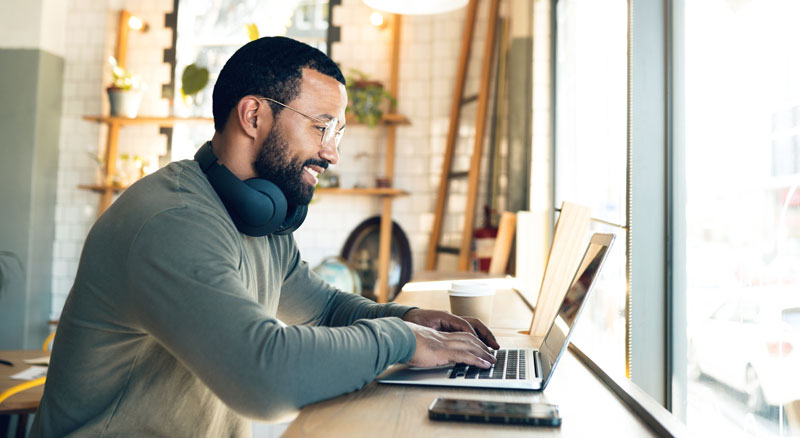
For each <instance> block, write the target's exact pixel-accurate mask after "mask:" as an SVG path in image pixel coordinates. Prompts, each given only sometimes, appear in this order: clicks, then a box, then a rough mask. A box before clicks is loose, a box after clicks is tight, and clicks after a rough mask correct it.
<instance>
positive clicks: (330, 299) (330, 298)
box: [278, 238, 415, 327]
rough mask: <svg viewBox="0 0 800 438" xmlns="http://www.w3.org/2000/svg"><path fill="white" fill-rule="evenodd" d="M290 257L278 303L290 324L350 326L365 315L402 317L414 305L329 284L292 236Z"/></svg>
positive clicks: (283, 319) (367, 316) (280, 315)
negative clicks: (384, 301)
mask: <svg viewBox="0 0 800 438" xmlns="http://www.w3.org/2000/svg"><path fill="white" fill-rule="evenodd" d="M287 258H288V259H289V260H290V266H289V271H288V272H289V274H288V275H287V276H286V279H285V280H284V282H283V287H282V289H281V300H280V304H279V306H278V318H280V319H281V321H284V322H286V323H287V324H295V325H300V324H302V325H322V326H331V327H335V326H347V325H351V324H353V323H354V322H356V321H357V320H359V319H364V318H366V319H374V318H385V317H390V316H395V317H399V318H402V317H403V315H405V314H406V312H408V311H409V310H411V309H414V308H415V307H409V306H403V305H400V304H395V303H387V304H377V303H375V302H374V301H372V300H369V299H367V298H364V297H361V296H358V295H355V294H352V293H347V292H342V291H340V290H338V289H336V288H335V287H333V286H331V285H329V284H328V283H326V282H325V281H324V280H323V279H322V278H320V277H319V276H318V275H317V274H316V273H315V272H314V271H312V270H311V269H309V267H308V264H307V263H306V262H305V261H303V260H301V259H300V252H299V251H298V250H297V246H296V244H295V242H294V239H293V238H292V244H291V245H290V249H289V254H288V255H287Z"/></svg>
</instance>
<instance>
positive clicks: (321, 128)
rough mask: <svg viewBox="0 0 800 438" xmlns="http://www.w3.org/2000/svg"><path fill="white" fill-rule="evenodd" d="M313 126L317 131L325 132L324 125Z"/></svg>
mask: <svg viewBox="0 0 800 438" xmlns="http://www.w3.org/2000/svg"><path fill="white" fill-rule="evenodd" d="M314 128H316V129H317V131H319V132H320V133H325V127H324V126H315V127H314Z"/></svg>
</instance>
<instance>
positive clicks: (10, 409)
mask: <svg viewBox="0 0 800 438" xmlns="http://www.w3.org/2000/svg"><path fill="white" fill-rule="evenodd" d="M44 356H49V353H45V352H44V351H42V350H0V359H3V360H7V361H9V362H11V363H12V364H14V365H13V366H8V365H5V364H0V392H3V391H5V390H6V389H8V388H11V387H12V386H16V385H19V384H20V383H25V380H15V379H11V378H9V376H11V375H14V374H17V373H18V372H20V371H23V370H25V369H27V368H30V367H31V365H30V364H27V363H25V362H24V360H25V359H36V358H40V357H44ZM43 392H44V385H39V386H35V387H33V388H28V389H26V390H25V391H22V392H18V393H16V394H14V395H12V396H11V397H9V398H8V399H6V400H5V401H4V402H2V403H0V415H13V414H32V413H34V412H36V409H38V408H39V401H41V399H42V393H43Z"/></svg>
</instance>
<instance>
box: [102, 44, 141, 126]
mask: <svg viewBox="0 0 800 438" xmlns="http://www.w3.org/2000/svg"><path fill="white" fill-rule="evenodd" d="M108 62H109V63H110V64H111V85H110V86H109V87H108V88H107V89H106V91H108V101H109V104H110V106H111V115H112V116H124V117H130V118H134V117H136V114H137V113H138V112H139V105H141V103H142V91H144V83H143V82H142V80H141V79H140V78H139V77H138V76H134V75H133V74H131V73H130V72H129V71H128V70H126V69H124V68H123V67H121V66H120V65H119V64H117V60H116V59H114V57H113V56H112V57H109V59H108Z"/></svg>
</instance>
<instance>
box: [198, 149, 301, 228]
mask: <svg viewBox="0 0 800 438" xmlns="http://www.w3.org/2000/svg"><path fill="white" fill-rule="evenodd" d="M194 158H195V160H197V162H198V163H199V164H200V168H201V169H202V170H203V172H205V174H206V178H208V182H209V183H210V184H211V187H213V188H214V191H215V192H217V195H218V196H219V197H220V199H221V200H222V203H223V204H224V205H225V209H227V210H228V214H229V215H230V216H231V219H232V220H233V223H234V225H236V228H237V229H238V230H239V231H241V232H242V233H244V234H247V235H248V236H253V237H260V236H266V235H267V234H270V233H273V232H275V230H278V229H280V228H282V225H283V224H284V221H285V220H286V211H287V210H288V203H287V202H286V196H284V195H283V192H282V191H281V189H279V188H278V186H276V185H275V184H274V183H272V182H270V181H267V180H265V179H261V178H251V179H248V180H245V181H242V180H240V179H239V178H238V177H236V175H234V174H233V173H231V171H230V170H228V169H227V168H226V167H225V166H223V165H221V164H219V163H218V162H217V157H216V156H215V155H214V152H213V151H212V150H211V143H210V142H209V143H206V144H205V145H203V146H202V147H201V148H200V149H199V150H198V151H197V153H196V154H195V157H194Z"/></svg>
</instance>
